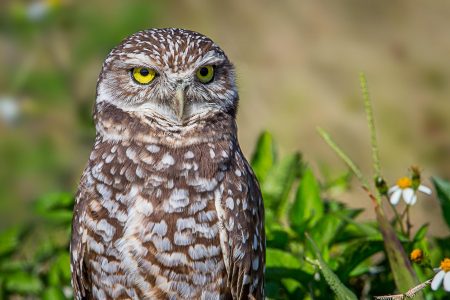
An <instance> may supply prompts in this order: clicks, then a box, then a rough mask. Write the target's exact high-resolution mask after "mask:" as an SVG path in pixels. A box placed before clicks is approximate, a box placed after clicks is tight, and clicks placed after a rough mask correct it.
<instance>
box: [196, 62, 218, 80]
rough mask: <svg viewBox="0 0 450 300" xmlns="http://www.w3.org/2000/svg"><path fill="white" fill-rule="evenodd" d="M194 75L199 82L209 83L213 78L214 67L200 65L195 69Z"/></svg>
mask: <svg viewBox="0 0 450 300" xmlns="http://www.w3.org/2000/svg"><path fill="white" fill-rule="evenodd" d="M196 75H197V78H198V80H200V82H201V83H209V82H211V81H212V80H213V79H214V67H213V66H203V67H200V68H199V69H198V70H197V72H196Z"/></svg>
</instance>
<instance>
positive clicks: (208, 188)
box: [71, 29, 265, 299]
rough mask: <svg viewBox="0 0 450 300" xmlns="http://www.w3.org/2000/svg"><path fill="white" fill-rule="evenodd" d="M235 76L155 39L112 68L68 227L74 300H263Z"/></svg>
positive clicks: (204, 53)
mask: <svg viewBox="0 0 450 300" xmlns="http://www.w3.org/2000/svg"><path fill="white" fill-rule="evenodd" d="M237 104H238V92H237V90H236V86H235V78H234V69H233V65H232V64H231V62H230V61H229V60H228V58H227V56H226V55H225V53H224V52H223V51H222V50H221V49H220V48H219V47H218V46H217V45H216V44H215V43H214V42H213V41H211V40H210V39H209V38H207V37H205V36H204V35H201V34H199V33H196V32H192V31H188V30H182V29H151V30H145V31H141V32H138V33H136V34H134V35H132V36H130V37H129V38H127V39H125V40H124V41H123V42H122V43H121V44H120V45H119V46H117V47H116V48H115V49H113V50H112V51H111V53H110V54H109V56H108V57H107V58H106V60H105V62H104V64H103V69H102V71H101V74H100V76H99V80H98V84H97V100H96V104H95V112H94V120H95V124H96V131H97V135H96V139H95V145H94V147H93V150H92V153H91V155H90V159H89V164H88V166H87V168H86V170H85V172H84V173H83V176H82V179H81V183H80V186H79V190H78V194H77V197H76V205H75V211H74V219H73V231H72V241H71V256H72V260H71V269H72V284H73V288H74V296H75V298H76V299H188V298H189V299H262V298H263V295H264V264H265V235H264V211H263V202H262V199H261V193H260V190H259V187H258V183H257V181H256V178H255V176H254V174H253V172H252V170H251V168H250V166H249V164H248V163H247V161H246V159H245V157H244V156H243V154H242V151H241V149H240V147H239V144H238V141H237V129H236V120H235V115H236V109H237Z"/></svg>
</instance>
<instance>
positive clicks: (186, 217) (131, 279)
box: [83, 138, 234, 299]
mask: <svg viewBox="0 0 450 300" xmlns="http://www.w3.org/2000/svg"><path fill="white" fill-rule="evenodd" d="M233 147H234V145H233V143H232V142H229V141H222V142H216V143H202V144H197V145H195V146H190V147H170V146H168V145H162V144H151V143H140V142H134V141H131V142H130V141H122V142H118V143H112V142H108V141H102V140H101V139H100V138H99V139H98V140H97V142H96V145H95V146H94V150H93V152H92V154H91V166H90V167H89V168H88V170H89V171H88V172H87V174H86V178H87V179H86V184H87V185H88V189H89V186H90V187H91V190H92V191H93V194H94V195H92V197H91V198H90V199H91V200H90V202H89V204H88V209H87V210H86V213H85V215H84V218H83V221H84V222H85V223H86V224H87V226H86V228H87V232H86V233H85V239H86V245H87V246H86V247H87V249H88V251H87V254H86V259H85V261H86V262H87V264H88V268H89V269H91V270H92V272H91V274H90V276H91V278H90V279H91V282H92V283H93V289H92V290H93V293H94V294H96V295H97V297H96V298H103V297H101V296H102V295H104V296H105V297H106V298H109V297H112V298H114V299H120V298H121V297H123V298H130V297H131V298H135V299H159V298H161V299H169V298H174V299H187V298H193V299H221V298H225V297H227V294H229V292H228V291H227V288H226V267H225V265H224V260H223V253H222V249H221V243H220V238H219V231H220V230H219V229H220V228H219V222H218V212H217V209H216V208H217V206H216V200H217V197H218V196H217V195H218V193H219V192H220V191H219V190H220V186H221V183H222V181H223V180H224V177H225V172H226V171H227V170H229V169H230V168H231V166H230V164H231V160H230V157H232V152H233Z"/></svg>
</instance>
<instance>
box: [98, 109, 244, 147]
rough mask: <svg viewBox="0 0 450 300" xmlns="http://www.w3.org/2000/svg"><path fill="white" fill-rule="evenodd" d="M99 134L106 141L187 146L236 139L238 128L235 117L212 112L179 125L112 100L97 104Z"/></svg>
mask: <svg viewBox="0 0 450 300" xmlns="http://www.w3.org/2000/svg"><path fill="white" fill-rule="evenodd" d="M94 121H95V124H96V130H97V135H100V136H101V137H102V138H103V140H111V141H126V140H134V141H139V142H141V143H149V144H164V145H168V146H188V145H195V144H201V143H211V142H217V141H220V140H234V138H235V137H236V136H237V127H236V121H235V119H234V116H232V115H230V114H228V113H225V112H221V111H211V112H209V113H204V114H202V115H199V116H197V117H196V118H194V119H192V120H191V121H190V122H188V123H186V124H185V125H176V124H173V123H171V122H170V121H169V120H166V119H164V118H162V117H160V116H155V115H148V114H145V113H143V112H136V111H133V112H127V111H124V110H122V109H120V108H118V107H116V106H114V105H113V104H110V103H100V104H98V105H97V106H96V107H95V111H94Z"/></svg>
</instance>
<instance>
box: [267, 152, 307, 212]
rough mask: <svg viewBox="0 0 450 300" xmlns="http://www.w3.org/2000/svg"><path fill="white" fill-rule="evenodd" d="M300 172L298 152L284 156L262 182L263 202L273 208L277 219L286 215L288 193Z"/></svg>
mask: <svg viewBox="0 0 450 300" xmlns="http://www.w3.org/2000/svg"><path fill="white" fill-rule="evenodd" d="M299 173H300V154H299V153H295V154H293V155H288V156H286V157H284V158H283V159H282V160H281V161H280V162H278V163H277V164H276V165H275V166H274V167H273V168H272V169H271V170H270V172H269V174H268V176H267V178H266V180H265V181H264V182H263V184H262V187H261V189H262V193H263V198H264V203H265V204H266V205H267V207H268V208H269V209H272V210H274V211H275V212H276V213H275V215H276V217H277V218H278V219H280V218H282V217H284V216H285V215H286V210H287V204H288V197H289V193H290V191H291V190H292V185H293V183H294V180H295V178H296V177H297V176H298V175H299Z"/></svg>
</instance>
